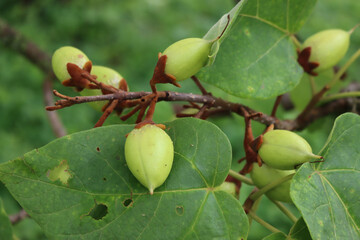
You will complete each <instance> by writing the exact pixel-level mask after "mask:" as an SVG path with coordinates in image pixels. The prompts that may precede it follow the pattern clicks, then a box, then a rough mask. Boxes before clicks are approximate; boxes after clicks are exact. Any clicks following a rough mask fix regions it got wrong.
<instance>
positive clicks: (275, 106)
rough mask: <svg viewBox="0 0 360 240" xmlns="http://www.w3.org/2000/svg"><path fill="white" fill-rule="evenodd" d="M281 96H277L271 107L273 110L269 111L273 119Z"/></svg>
mask: <svg viewBox="0 0 360 240" xmlns="http://www.w3.org/2000/svg"><path fill="white" fill-rule="evenodd" d="M282 96H283V95H280V96H277V98H276V100H275V103H274V106H273V109H272V111H271V116H272V117H275V115H276V111H277V109H278V107H279V105H280V103H281V98H282Z"/></svg>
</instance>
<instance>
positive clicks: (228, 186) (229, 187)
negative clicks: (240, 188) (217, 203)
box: [215, 182, 236, 197]
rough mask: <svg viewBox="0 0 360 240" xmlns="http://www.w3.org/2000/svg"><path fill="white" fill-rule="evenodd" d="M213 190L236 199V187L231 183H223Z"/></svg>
mask: <svg viewBox="0 0 360 240" xmlns="http://www.w3.org/2000/svg"><path fill="white" fill-rule="evenodd" d="M215 190H219V191H224V192H227V193H229V194H231V195H233V196H234V197H236V185H235V183H233V182H223V183H222V184H221V185H220V186H218V187H216V188H215Z"/></svg>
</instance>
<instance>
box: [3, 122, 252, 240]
mask: <svg viewBox="0 0 360 240" xmlns="http://www.w3.org/2000/svg"><path fill="white" fill-rule="evenodd" d="M133 127H134V126H133V125H114V126H108V127H101V128H96V129H92V130H89V131H84V132H80V133H76V134H72V135H69V136H66V137H63V138H61V139H58V140H55V141H53V142H51V143H50V144H48V145H46V146H44V147H42V148H40V149H36V150H34V151H32V152H30V153H28V154H26V155H25V156H24V157H23V158H21V159H16V160H14V161H11V162H9V163H5V164H2V165H0V179H1V181H3V182H4V183H5V184H6V186H7V188H8V189H9V190H10V192H11V193H12V194H13V196H14V197H15V198H16V199H17V200H18V201H19V203H20V204H21V205H22V206H23V207H24V209H25V210H26V211H27V212H28V213H29V214H30V215H31V217H32V218H33V219H35V220H36V221H37V222H38V223H39V224H40V226H41V227H42V228H43V230H44V231H45V233H46V234H47V235H48V236H49V237H51V238H53V239H107V240H108V239H214V238H219V239H239V238H244V239H245V238H246V236H247V232H248V221H247V217H246V215H245V213H244V211H243V210H242V207H241V205H240V203H239V202H238V201H237V200H236V199H235V198H234V197H233V196H231V195H230V194H227V193H225V192H222V191H215V190H214V187H216V186H218V185H220V184H221V183H222V182H223V181H224V179H225V178H226V176H227V174H228V171H229V168H230V162H231V146H230V143H229V140H228V139H227V137H226V136H225V135H224V133H223V132H222V131H221V130H219V128H217V127H216V126H215V125H213V124H211V123H209V122H206V121H201V120H198V119H179V120H176V121H173V122H171V123H167V124H166V127H167V132H168V134H169V135H170V136H171V138H172V140H173V142H174V147H175V157H174V165H173V168H172V171H171V173H170V176H169V178H168V179H167V180H166V182H165V183H164V184H163V185H162V186H161V187H159V188H158V189H156V190H155V192H154V195H149V193H148V190H147V189H146V188H144V187H143V186H142V185H141V184H140V183H139V182H138V181H137V180H136V179H135V178H134V177H133V175H132V174H131V173H130V171H129V170H128V168H127V166H126V162H125V159H124V153H123V152H124V142H125V135H126V134H127V133H129V132H130V131H131V130H132V129H133Z"/></svg>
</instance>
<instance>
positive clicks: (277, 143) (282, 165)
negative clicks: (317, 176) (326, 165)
mask: <svg viewBox="0 0 360 240" xmlns="http://www.w3.org/2000/svg"><path fill="white" fill-rule="evenodd" d="M259 155H260V157H261V159H262V160H263V161H264V162H265V163H266V164H267V165H268V166H270V167H273V168H276V169H282V170H290V169H294V168H295V167H296V166H298V165H299V164H302V163H304V162H308V161H310V160H311V159H314V158H322V157H321V156H317V155H315V154H313V153H312V149H311V147H310V145H309V144H308V142H307V141H306V140H305V139H303V138H302V137H300V136H299V135H297V134H296V133H293V132H291V131H287V130H272V131H269V132H267V133H265V134H264V137H263V143H262V144H261V147H260V149H259Z"/></svg>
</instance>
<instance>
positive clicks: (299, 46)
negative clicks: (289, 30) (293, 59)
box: [290, 35, 301, 48]
mask: <svg viewBox="0 0 360 240" xmlns="http://www.w3.org/2000/svg"><path fill="white" fill-rule="evenodd" d="M290 37H291V40H292V41H293V42H294V44H295V46H296V47H297V48H301V43H300V41H299V40H298V39H297V38H296V37H295V35H290Z"/></svg>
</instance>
